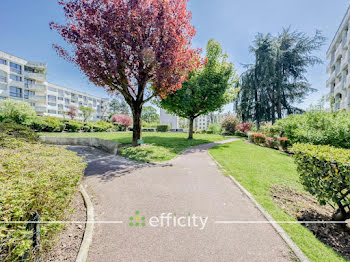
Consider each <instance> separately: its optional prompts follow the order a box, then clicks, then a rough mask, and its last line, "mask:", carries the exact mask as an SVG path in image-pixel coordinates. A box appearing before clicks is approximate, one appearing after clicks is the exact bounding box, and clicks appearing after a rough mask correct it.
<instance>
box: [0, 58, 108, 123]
mask: <svg viewBox="0 0 350 262" xmlns="http://www.w3.org/2000/svg"><path fill="white" fill-rule="evenodd" d="M46 70H47V65H46V64H45V63H40V62H31V61H27V60H25V59H22V58H19V57H16V56H12V55H10V54H8V53H5V52H1V51H0V100H4V99H12V100H19V101H25V102H27V103H29V104H30V105H31V106H32V107H33V108H34V109H35V111H36V113H37V114H38V115H48V116H55V117H61V118H63V117H64V116H65V115H66V112H67V111H69V107H70V106H74V107H76V108H77V109H78V108H79V106H81V105H83V106H88V107H92V108H94V109H95V113H94V115H93V117H92V118H93V119H92V120H93V121H96V120H101V119H104V118H105V117H107V114H108V113H107V110H108V99H105V98H100V97H97V96H92V95H89V94H86V93H83V92H79V91H75V90H73V89H69V88H65V87H61V86H57V85H54V84H51V83H48V82H47V81H46ZM77 119H80V120H81V119H82V116H81V114H80V113H79V112H78V116H77Z"/></svg>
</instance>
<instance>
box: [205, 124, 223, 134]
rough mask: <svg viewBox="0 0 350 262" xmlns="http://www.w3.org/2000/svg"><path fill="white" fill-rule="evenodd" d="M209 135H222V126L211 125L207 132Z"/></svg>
mask: <svg viewBox="0 0 350 262" xmlns="http://www.w3.org/2000/svg"><path fill="white" fill-rule="evenodd" d="M207 133H208V134H216V135H219V134H221V126H220V125H219V124H210V125H209V127H208V130H207Z"/></svg>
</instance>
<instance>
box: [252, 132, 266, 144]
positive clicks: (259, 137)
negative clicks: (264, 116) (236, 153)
mask: <svg viewBox="0 0 350 262" xmlns="http://www.w3.org/2000/svg"><path fill="white" fill-rule="evenodd" d="M252 136H253V141H254V143H255V144H257V145H263V144H265V142H266V136H265V135H264V134H261V133H253V134H252Z"/></svg>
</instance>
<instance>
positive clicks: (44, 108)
mask: <svg viewBox="0 0 350 262" xmlns="http://www.w3.org/2000/svg"><path fill="white" fill-rule="evenodd" d="M35 111H36V112H38V113H46V107H45V106H36V107H35Z"/></svg>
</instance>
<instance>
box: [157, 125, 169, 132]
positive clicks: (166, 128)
mask: <svg viewBox="0 0 350 262" xmlns="http://www.w3.org/2000/svg"><path fill="white" fill-rule="evenodd" d="M169 129H170V126H168V125H157V132H168V131H169Z"/></svg>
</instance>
